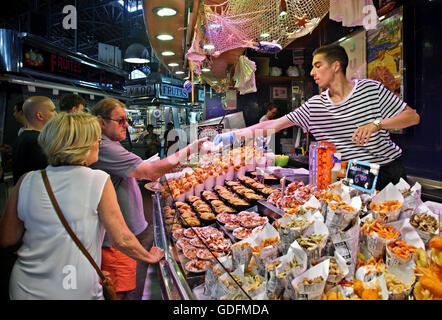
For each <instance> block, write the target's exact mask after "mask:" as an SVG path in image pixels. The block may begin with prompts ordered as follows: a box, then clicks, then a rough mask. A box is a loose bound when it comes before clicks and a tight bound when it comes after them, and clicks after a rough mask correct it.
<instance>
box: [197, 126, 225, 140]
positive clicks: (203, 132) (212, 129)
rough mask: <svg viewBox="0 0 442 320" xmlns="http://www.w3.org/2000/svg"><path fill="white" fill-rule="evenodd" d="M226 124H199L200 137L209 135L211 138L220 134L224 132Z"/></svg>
mask: <svg viewBox="0 0 442 320" xmlns="http://www.w3.org/2000/svg"><path fill="white" fill-rule="evenodd" d="M223 129H224V124H215V125H207V126H198V139H201V138H205V137H209V139H210V140H213V138H214V137H215V136H216V135H217V134H219V133H223Z"/></svg>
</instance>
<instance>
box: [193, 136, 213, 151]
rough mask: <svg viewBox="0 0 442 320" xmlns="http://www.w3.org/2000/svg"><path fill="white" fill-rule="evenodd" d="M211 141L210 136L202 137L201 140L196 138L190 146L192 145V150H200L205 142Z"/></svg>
mask: <svg viewBox="0 0 442 320" xmlns="http://www.w3.org/2000/svg"><path fill="white" fill-rule="evenodd" d="M207 141H209V137H204V138H201V139H199V140H195V141H194V142H192V143H191V144H190V145H189V146H190V152H198V150H200V149H201V148H202V147H203V144H204V143H205V142H207Z"/></svg>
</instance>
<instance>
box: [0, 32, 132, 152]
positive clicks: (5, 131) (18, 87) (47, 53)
mask: <svg viewBox="0 0 442 320" xmlns="http://www.w3.org/2000/svg"><path fill="white" fill-rule="evenodd" d="M0 42H1V44H2V45H1V50H0V61H1V62H0V99H1V101H2V103H3V105H4V106H5V107H4V108H2V109H1V110H0V118H1V119H2V123H1V126H0V127H1V128H0V130H1V133H2V134H1V137H0V139H1V141H2V142H4V143H6V144H10V145H12V144H13V143H14V141H15V139H16V137H17V130H18V128H17V127H16V126H17V123H16V121H15V120H13V121H9V119H13V117H12V112H13V107H14V105H15V104H16V103H18V102H21V103H23V101H24V100H26V99H27V98H28V97H30V96H37V95H41V96H46V97H48V98H50V99H51V100H52V101H53V102H54V104H55V105H56V107H58V105H59V100H60V98H61V97H62V96H63V95H64V94H66V93H77V94H79V95H81V96H82V97H83V98H84V99H85V101H86V106H85V107H86V108H90V107H91V106H92V105H94V104H95V103H97V102H98V101H99V100H100V99H102V98H104V97H112V98H116V99H120V100H122V101H126V100H127V98H126V96H125V95H124V84H125V80H126V79H127V76H128V73H127V72H126V71H123V70H121V69H118V68H116V67H114V66H111V65H108V64H106V63H103V62H101V61H98V60H95V59H92V58H90V57H87V56H85V55H83V54H80V53H78V52H71V51H68V50H65V49H63V48H60V47H57V46H55V45H53V44H51V43H49V42H47V41H45V40H44V39H42V38H40V37H37V36H34V35H32V34H29V33H23V32H17V31H15V30H9V29H0ZM3 121H4V123H3Z"/></svg>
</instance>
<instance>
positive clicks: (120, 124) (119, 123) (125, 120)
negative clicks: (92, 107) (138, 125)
mask: <svg viewBox="0 0 442 320" xmlns="http://www.w3.org/2000/svg"><path fill="white" fill-rule="evenodd" d="M104 119H107V120H112V121H115V122H118V125H119V126H120V127H124V125H125V124H126V123H128V122H127V118H121V119H118V120H115V119H112V118H104Z"/></svg>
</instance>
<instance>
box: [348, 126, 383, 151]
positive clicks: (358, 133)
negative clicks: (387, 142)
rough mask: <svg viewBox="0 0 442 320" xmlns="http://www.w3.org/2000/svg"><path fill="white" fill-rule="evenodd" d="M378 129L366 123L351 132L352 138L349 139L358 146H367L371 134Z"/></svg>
mask: <svg viewBox="0 0 442 320" xmlns="http://www.w3.org/2000/svg"><path fill="white" fill-rule="evenodd" d="M377 131H378V128H377V127H376V125H375V124H374V123H368V124H366V125H363V126H361V127H359V128H357V129H356V130H355V131H354V132H353V136H352V137H351V141H352V142H355V143H356V145H358V146H363V145H364V144H367V143H368V141H369V140H370V137H371V135H372V134H373V133H375V132H377Z"/></svg>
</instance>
